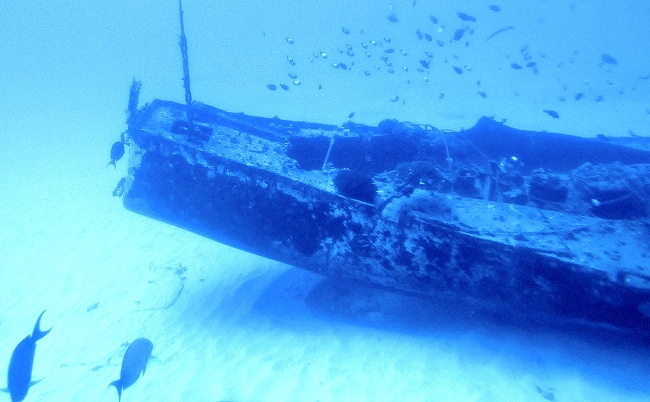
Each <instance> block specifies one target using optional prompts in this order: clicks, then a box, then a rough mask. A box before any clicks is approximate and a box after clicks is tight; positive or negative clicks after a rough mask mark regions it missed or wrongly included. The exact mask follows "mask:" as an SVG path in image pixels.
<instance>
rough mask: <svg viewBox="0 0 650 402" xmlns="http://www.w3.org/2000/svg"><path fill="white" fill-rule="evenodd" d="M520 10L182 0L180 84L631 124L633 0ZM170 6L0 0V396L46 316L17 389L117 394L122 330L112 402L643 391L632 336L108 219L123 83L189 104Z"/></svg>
mask: <svg viewBox="0 0 650 402" xmlns="http://www.w3.org/2000/svg"><path fill="white" fill-rule="evenodd" d="M522 3H523V2H520V1H495V2H477V1H453V2H452V1H439V2H427V1H423V0H416V1H412V0H408V1H406V0H405V1H399V2H397V1H394V2H393V3H392V4H391V3H390V2H377V1H370V0H362V1H340V0H333V1H327V2H316V1H302V2H290V1H284V2H283V1H276V2H263V1H254V2H241V1H233V0H226V1H220V2H214V1H208V0H194V1H193V0H186V1H185V2H184V4H183V7H184V11H185V29H186V34H187V38H188V43H189V67H190V73H191V78H192V93H193V97H194V99H195V100H196V101H200V102H203V103H206V104H210V105H213V106H216V107H219V108H222V109H225V110H228V111H232V112H240V111H241V112H245V113H246V114H251V115H260V116H268V117H272V116H276V115H277V116H279V117H281V118H283V119H289V120H306V121H315V122H323V123H333V124H341V123H343V122H345V121H347V120H348V119H350V118H352V119H353V120H354V121H355V122H359V123H365V124H370V125H376V124H377V123H378V122H379V121H381V120H383V119H386V118H395V119H398V120H408V121H413V122H417V123H422V124H432V125H434V126H436V127H439V128H448V129H453V130H457V129H460V128H463V127H464V128H467V127H471V126H472V125H473V124H474V123H475V122H476V121H477V120H478V118H479V117H481V116H491V117H494V118H495V119H496V120H499V121H501V120H503V121H505V122H506V123H507V124H508V125H510V126H513V127H517V128H521V129H531V130H538V131H542V130H547V131H553V132H562V133H566V134H572V135H576V136H583V137H594V136H596V135H598V134H603V135H606V136H619V137H621V136H623V137H626V136H627V137H630V136H650V53H648V52H645V51H644V49H645V44H647V43H649V42H650V24H649V23H648V21H649V20H650V3H647V2H644V1H627V2H610V1H604V0H591V1H586V0H583V1H573V2H566V1H561V0H545V1H542V0H532V1H529V2H525V3H526V4H522ZM177 7H178V4H177V3H176V2H174V1H166V2H161V1H149V0H144V1H137V2H126V1H123V2H94V3H91V2H86V1H76V0H70V1H65V2H56V1H54V2H53V1H38V0H35V1H28V2H4V4H3V7H2V10H3V13H2V17H0V18H1V22H0V36H1V37H2V41H0V42H1V43H0V56H1V57H2V61H1V63H0V88H2V90H1V91H0V138H1V139H2V148H1V151H0V190H2V191H0V277H1V278H2V288H1V289H2V291H1V292H0V339H2V342H0V386H1V387H4V386H5V385H4V384H5V383H4V381H5V378H6V374H7V371H6V370H8V368H7V367H8V362H9V359H10V357H11V354H12V351H13V350H14V347H15V346H16V345H17V344H18V342H20V341H21V340H22V339H23V338H24V337H25V336H27V335H28V334H30V333H31V331H32V328H33V325H34V322H35V320H36V318H37V317H38V315H39V314H40V313H41V311H43V310H45V309H47V311H46V313H45V314H44V316H43V322H42V327H41V328H43V329H47V328H50V327H53V329H52V332H51V333H49V334H48V335H47V336H46V337H44V338H43V339H41V340H39V341H38V345H37V349H36V360H35V364H34V379H35V380H39V379H43V380H42V381H40V382H39V383H38V384H35V385H34V386H33V387H32V388H30V390H29V394H28V395H27V397H26V399H25V400H26V401H30V400H31V401H37V400H43V401H47V400H102V401H103V400H107V401H109V400H113V401H114V400H115V398H116V395H115V390H114V389H108V384H109V383H110V382H111V381H114V380H115V379H117V378H118V377H119V371H120V364H121V361H122V360H121V359H122V356H123V355H124V352H125V350H126V345H127V343H128V342H131V341H133V340H135V339H136V338H139V337H147V338H149V339H151V340H152V342H153V344H154V349H153V355H154V356H155V359H153V360H152V361H151V362H150V363H149V365H148V367H147V371H146V375H145V376H144V377H142V378H140V379H139V380H138V382H137V383H136V384H134V385H133V386H132V387H130V388H129V389H127V390H125V391H124V394H123V395H122V400H123V401H132V400H151V401H154V400H196V401H219V400H236V401H263V400H268V401H278V400H296V401H298V400H299V401H307V400H313V401H317V400H320V401H324V400H333V401H340V400H423V401H439V400H454V401H465V400H467V401H534V400H539V401H544V400H556V401H614V400H618V401H633V400H634V401H637V400H638V401H641V400H648V399H650V386H649V385H648V382H647V378H648V374H650V364H649V363H648V362H649V360H648V358H649V355H650V353H649V352H650V350H649V349H648V348H647V347H645V345H639V344H637V343H636V342H633V341H630V340H629V339H620V338H617V337H616V336H612V335H607V336H599V334H597V333H592V332H589V333H583V332H581V331H579V330H576V331H562V330H558V329H557V328H553V327H552V326H550V327H549V326H543V327H541V328H540V327H537V326H535V325H534V324H533V325H530V326H526V325H520V324H519V325H515V324H513V323H507V322H506V323H504V322H499V321H498V320H492V319H490V318H485V317H475V316H473V315H472V311H471V309H465V308H464V307H463V306H455V305H452V306H450V305H444V304H443V305H440V304H436V303H434V302H433V301H431V300H422V299H419V298H417V297H414V296H410V295H402V294H396V293H392V292H388V291H386V290H380V289H375V288H373V287H367V288H366V287H358V286H356V285H354V286H353V285H347V284H336V283H333V282H332V280H329V279H325V278H322V277H320V276H318V275H315V274H312V273H307V272H304V271H301V270H298V269H296V268H292V267H288V266H285V265H281V264H278V263H275V262H273V261H268V260H265V259H262V258H260V257H257V256H252V255H249V254H246V253H244V252H241V251H238V250H235V249H232V248H228V247H226V246H223V245H220V244H217V243H215V242H212V241H210V240H207V239H204V238H201V237H199V236H196V235H194V234H191V233H187V232H184V231H182V230H180V229H177V228H173V227H169V226H167V225H164V224H162V223H160V222H156V221H152V220H151V219H147V218H145V217H142V216H139V215H135V214H133V213H131V212H129V211H126V210H125V209H124V208H123V206H122V205H121V202H120V200H119V199H117V198H113V197H111V191H112V190H113V188H114V187H115V184H116V183H117V181H118V180H119V178H120V177H122V176H124V174H125V172H126V169H127V166H126V165H127V162H126V158H124V159H122V160H121V161H118V163H117V169H115V170H114V169H113V168H112V166H109V167H108V168H106V167H105V165H106V163H107V162H108V161H109V150H110V147H111V144H113V143H114V142H115V141H117V140H118V139H119V135H120V133H121V132H123V131H124V130H125V129H126V125H125V120H126V115H125V113H124V112H125V109H126V107H127V101H128V91H129V86H130V84H131V81H132V80H133V78H136V79H138V80H141V82H142V92H141V96H140V102H141V104H142V103H145V102H150V101H151V100H153V99H155V98H160V99H167V100H173V101H178V102H183V100H184V91H183V87H182V74H183V72H182V66H181V55H180V50H179V46H178V39H179V21H178V8H177ZM389 8H390V9H389ZM459 13H464V14H459ZM389 16H390V18H388V17H389ZM432 17H433V18H432ZM474 20H475V21H474ZM418 32H419V34H418ZM461 34H462V35H461ZM420 35H421V37H420ZM429 36H430V37H431V40H430V41H429V40H428V38H429ZM455 37H456V38H457V40H456V39H454V38H455ZM366 53H368V54H367V55H366ZM325 56H327V57H325ZM281 85H286V86H287V88H288V89H287V90H284V89H282V87H281ZM271 88H275V89H274V90H272V89H271ZM550 111H552V112H553V113H551V112H550ZM352 113H354V115H352ZM351 115H352V117H350V116H351ZM3 359H4V360H3ZM3 361H4V362H6V363H3ZM5 364H7V365H5ZM0 398H6V400H9V396H8V395H0Z"/></svg>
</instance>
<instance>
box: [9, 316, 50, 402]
mask: <svg viewBox="0 0 650 402" xmlns="http://www.w3.org/2000/svg"><path fill="white" fill-rule="evenodd" d="M44 313H45V310H43V312H42V313H41V315H39V316H38V319H37V320H36V325H34V331H32V334H31V335H27V337H26V338H25V339H23V340H22V341H20V343H19V344H18V345H17V346H16V348H15V349H14V352H13V353H12V355H11V360H10V361H9V370H8V374H7V388H6V389H3V391H6V392H9V394H10V395H11V401H12V402H20V401H22V400H23V399H25V397H26V396H27V391H29V387H31V386H32V385H34V384H36V383H37V382H38V381H40V380H38V381H32V368H33V366H34V354H35V352H36V341H38V340H39V339H41V338H43V337H44V336H45V335H47V334H48V333H49V332H50V331H51V330H52V328H50V329H48V330H47V331H41V329H40V327H41V317H43V314H44Z"/></svg>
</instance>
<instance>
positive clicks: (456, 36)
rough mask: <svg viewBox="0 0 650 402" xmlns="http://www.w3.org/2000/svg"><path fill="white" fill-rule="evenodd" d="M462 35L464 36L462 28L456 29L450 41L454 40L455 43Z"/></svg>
mask: <svg viewBox="0 0 650 402" xmlns="http://www.w3.org/2000/svg"><path fill="white" fill-rule="evenodd" d="M463 35H465V29H464V28H461V29H457V30H456V31H455V32H454V37H453V38H452V41H455V40H456V41H458V40H461V38H462V37H463Z"/></svg>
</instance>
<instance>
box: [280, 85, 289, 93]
mask: <svg viewBox="0 0 650 402" xmlns="http://www.w3.org/2000/svg"><path fill="white" fill-rule="evenodd" d="M280 88H282V89H284V90H285V91H288V90H289V86H288V85H287V84H280Z"/></svg>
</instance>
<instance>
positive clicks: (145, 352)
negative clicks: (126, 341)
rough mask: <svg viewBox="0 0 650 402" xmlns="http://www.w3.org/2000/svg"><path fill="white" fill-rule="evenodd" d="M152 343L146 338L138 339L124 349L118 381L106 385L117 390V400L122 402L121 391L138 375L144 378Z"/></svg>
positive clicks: (131, 383)
mask: <svg viewBox="0 0 650 402" xmlns="http://www.w3.org/2000/svg"><path fill="white" fill-rule="evenodd" d="M152 350H153V343H151V341H150V340H149V339H146V338H138V339H136V340H135V341H133V343H131V344H130V345H129V347H128V348H126V353H124V358H123V359H122V369H121V370H120V379H119V380H115V381H113V382H112V383H110V384H108V386H109V387H110V386H111V385H112V386H114V387H115V388H116V389H117V400H118V401H121V400H122V390H125V389H127V388H128V387H130V386H131V385H133V384H135V382H136V381H137V380H138V378H140V373H142V375H143V376H144V371H145V370H146V369H147V362H148V361H149V358H150V357H151V351H152Z"/></svg>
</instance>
